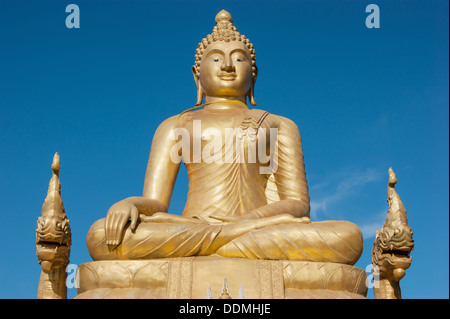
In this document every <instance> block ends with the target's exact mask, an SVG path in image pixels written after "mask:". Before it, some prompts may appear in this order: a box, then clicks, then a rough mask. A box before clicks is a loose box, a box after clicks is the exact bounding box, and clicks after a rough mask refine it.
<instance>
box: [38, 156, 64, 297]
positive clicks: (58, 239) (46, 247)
mask: <svg viewBox="0 0 450 319" xmlns="http://www.w3.org/2000/svg"><path fill="white" fill-rule="evenodd" d="M59 169H60V163H59V154H58V153H55V156H54V157H53V162H52V170H53V174H52V178H51V179H50V183H49V186H48V191H47V196H46V198H45V201H44V204H43V205H42V211H41V216H40V217H39V218H38V221H37V227H36V255H37V258H38V261H39V264H40V265H41V268H42V271H41V280H40V282H39V288H38V298H52V299H62V298H66V296H67V289H66V286H65V278H66V273H65V271H66V269H65V268H66V266H67V265H68V264H69V256H70V245H71V231H70V226H69V220H68V219H67V216H66V213H65V211H64V205H63V201H62V198H61V183H60V180H59Z"/></svg>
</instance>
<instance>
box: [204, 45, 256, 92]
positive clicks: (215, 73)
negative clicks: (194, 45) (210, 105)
mask: <svg viewBox="0 0 450 319" xmlns="http://www.w3.org/2000/svg"><path fill="white" fill-rule="evenodd" d="M253 81H254V79H253V78H252V63H251V55H250V52H249V51H248V48H247V46H246V45H245V44H244V43H242V42H240V41H230V42H224V41H217V42H213V43H211V44H210V45H208V47H207V48H206V50H205V52H204V53H203V57H202V61H201V64H200V77H199V82H200V83H199V85H201V88H202V90H203V93H204V94H205V95H206V96H214V97H242V96H244V97H245V96H246V95H247V94H248V93H249V91H250V88H251V87H252V84H253Z"/></svg>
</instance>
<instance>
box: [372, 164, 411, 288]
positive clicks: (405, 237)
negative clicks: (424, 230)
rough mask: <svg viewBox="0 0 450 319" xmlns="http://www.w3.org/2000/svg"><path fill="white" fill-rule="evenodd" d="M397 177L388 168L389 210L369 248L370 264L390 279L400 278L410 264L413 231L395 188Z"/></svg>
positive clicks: (396, 279)
mask: <svg viewBox="0 0 450 319" xmlns="http://www.w3.org/2000/svg"><path fill="white" fill-rule="evenodd" d="M396 183H397V178H396V176H395V173H394V171H393V170H392V168H390V169H389V183H388V203H389V210H388V213H387V216H386V221H385V223H384V225H383V228H382V229H381V230H379V231H377V233H376V236H375V241H374V244H373V248H372V264H373V265H374V266H376V267H377V268H378V271H379V274H380V275H383V276H384V277H386V278H389V279H391V280H394V281H399V280H401V279H402V278H403V277H404V275H405V270H406V269H408V268H409V266H410V265H411V256H410V253H411V251H412V250H413V249H414V240H413V238H412V236H413V231H412V229H411V227H410V226H409V225H408V219H407V216H406V209H405V207H404V206H403V203H402V201H401V200H400V196H399V195H398V194H397V192H396V191H395V184H396Z"/></svg>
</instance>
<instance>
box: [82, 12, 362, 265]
mask: <svg viewBox="0 0 450 319" xmlns="http://www.w3.org/2000/svg"><path fill="white" fill-rule="evenodd" d="M196 53H197V54H196V64H195V65H194V67H193V74H194V79H195V82H196V84H197V90H198V91H197V107H196V108H193V109H190V110H188V111H185V112H183V113H181V114H179V115H176V116H173V117H171V118H169V119H167V120H165V121H164V122H163V123H161V125H160V126H159V127H158V129H157V131H156V133H155V136H154V138H153V142H152V147H151V151H150V157H149V161H148V166H147V173H146V177H145V182H144V192H143V196H142V197H130V198H127V199H124V200H122V201H120V202H118V203H116V204H114V205H113V206H111V208H110V209H109V211H108V213H107V215H106V218H105V219H101V220H98V221H97V222H95V223H94V224H93V225H92V227H91V229H90V230H89V232H88V235H87V244H88V249H89V253H90V254H91V256H92V258H93V259H94V260H101V259H151V258H169V257H187V256H205V255H220V256H223V257H236V258H249V259H287V260H304V261H325V262H340V263H347V264H354V263H355V262H356V261H357V260H358V258H359V257H360V255H361V252H362V235H361V232H360V230H359V228H358V227H357V226H356V225H354V224H353V223H350V222H347V221H324V222H313V223H311V221H310V219H309V210H310V206H309V195H308V187H307V182H306V175H305V169H304V162H303V153H302V146H301V139H300V134H299V130H298V127H297V126H296V125H295V123H294V122H292V121H291V120H289V119H287V118H284V117H281V116H277V115H273V114H268V113H267V112H264V111H262V110H257V109H252V110H250V109H249V108H248V107H247V105H246V102H247V99H248V101H249V102H250V104H252V105H253V106H254V105H255V102H254V85H255V81H256V76H257V68H256V65H255V54H254V49H253V45H252V44H251V43H250V41H249V40H248V39H247V38H246V37H245V36H243V35H241V34H239V33H238V32H237V31H236V28H235V27H234V26H233V25H232V19H231V16H230V14H229V13H228V12H226V11H221V12H219V14H218V15H217V16H216V27H215V28H214V30H213V32H212V34H210V35H208V36H207V37H206V38H205V39H203V40H202V42H201V43H200V44H199V46H198V49H197V52H196ZM203 98H204V100H205V102H204V104H202V102H203ZM200 107H203V108H201V109H200ZM177 132H178V133H177ZM252 132H253V134H252ZM274 132H275V133H276V134H275V133H274ZM274 134H275V135H274ZM180 135H181V138H180ZM222 137H225V140H224V139H222ZM250 145H254V148H251V147H250ZM256 154H258V155H260V154H263V155H266V156H262V157H263V159H261V156H258V155H256ZM268 158H269V159H270V160H267V159H268ZM181 161H182V162H183V163H184V165H185V166H186V169H187V172H188V177H189V193H188V196H187V202H186V206H185V209H184V211H183V213H182V214H181V216H179V215H172V214H168V213H167V212H168V207H169V203H170V199H171V195H172V191H173V187H174V185H175V180H176V177H177V174H178V170H179V166H180V163H181ZM261 172H263V173H261Z"/></svg>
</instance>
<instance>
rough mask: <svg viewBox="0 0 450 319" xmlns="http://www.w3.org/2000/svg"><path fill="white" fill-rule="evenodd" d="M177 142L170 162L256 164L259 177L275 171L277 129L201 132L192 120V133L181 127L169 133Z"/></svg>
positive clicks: (242, 127)
mask: <svg viewBox="0 0 450 319" xmlns="http://www.w3.org/2000/svg"><path fill="white" fill-rule="evenodd" d="M170 139H171V140H174V141H177V142H176V143H175V144H174V145H173V146H172V148H171V150H170V159H171V160H172V162H173V163H180V162H181V161H183V162H184V163H207V164H210V163H218V164H223V163H230V164H231V163H249V164H250V163H258V164H260V165H261V167H260V169H259V171H260V174H272V173H275V172H276V170H277V158H278V152H277V139H278V129H277V128H270V129H269V130H267V129H266V128H261V127H258V128H257V127H254V126H253V125H251V123H249V125H241V126H240V127H238V128H225V129H224V130H223V131H222V130H219V129H217V128H213V127H209V128H206V129H203V130H202V127H201V120H194V121H193V126H192V132H190V131H189V130H188V129H186V128H184V127H177V128H174V129H173V130H172V131H171V136H170Z"/></svg>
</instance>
